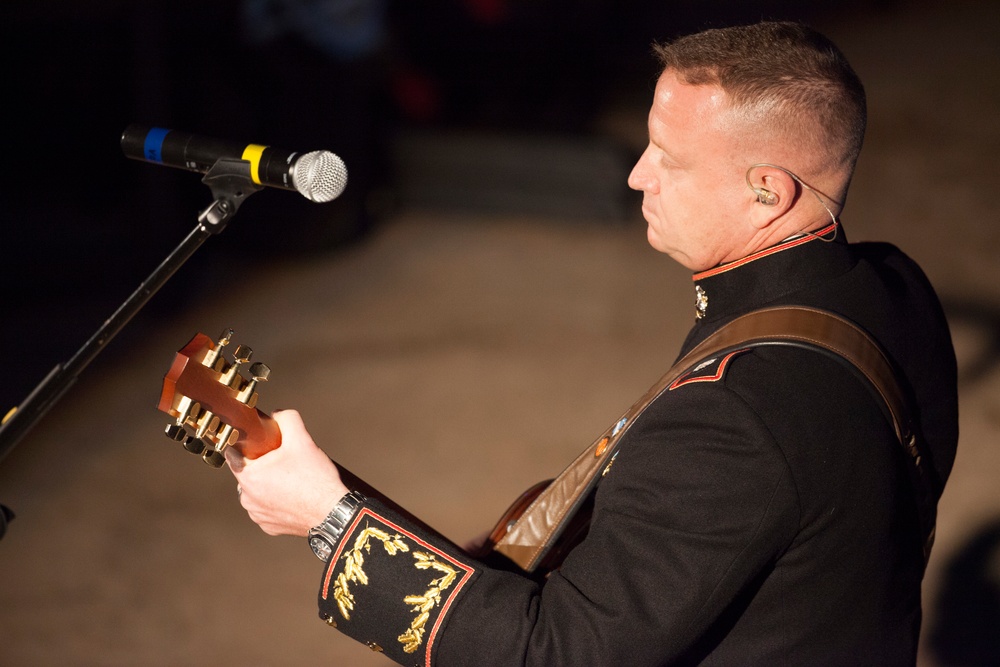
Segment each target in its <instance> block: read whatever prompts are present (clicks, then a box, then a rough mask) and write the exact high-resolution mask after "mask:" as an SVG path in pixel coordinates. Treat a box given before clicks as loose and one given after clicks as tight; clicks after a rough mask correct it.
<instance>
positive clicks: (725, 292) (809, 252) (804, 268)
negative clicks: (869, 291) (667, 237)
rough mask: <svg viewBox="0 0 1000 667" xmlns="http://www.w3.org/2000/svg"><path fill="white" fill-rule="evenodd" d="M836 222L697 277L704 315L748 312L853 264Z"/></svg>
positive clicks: (700, 310)
mask: <svg viewBox="0 0 1000 667" xmlns="http://www.w3.org/2000/svg"><path fill="white" fill-rule="evenodd" d="M837 231H840V230H838V225H837V223H831V224H829V225H827V226H826V227H825V228H823V229H820V230H819V231H817V232H815V233H810V234H803V235H801V236H795V237H792V238H790V239H786V240H785V241H782V242H781V243H778V244H777V245H773V246H771V247H770V248H764V249H763V250H758V251H757V252H755V253H753V254H750V255H747V256H746V257H743V258H742V259H738V260H735V261H733V262H729V263H727V264H721V265H719V266H717V267H715V268H712V269H708V270H706V271H701V272H699V273H696V274H694V275H693V276H692V279H693V280H694V285H695V299H696V308H697V313H698V318H699V319H704V320H706V321H711V320H717V319H719V318H724V317H729V316H732V315H736V314H740V313H744V312H748V311H750V310H755V309H757V308H760V307H762V306H764V305H766V304H768V303H769V302H771V301H774V300H775V299H778V298H780V297H782V296H785V295H787V294H790V293H792V292H794V291H796V290H799V289H802V288H803V287H806V286H808V285H811V284H814V283H816V282H819V281H821V280H825V279H827V278H830V277H832V276H835V275H840V274H841V273H844V272H845V271H847V270H849V269H850V268H851V267H852V266H853V265H854V259H853V258H852V256H851V253H850V249H849V246H848V244H847V239H846V237H845V235H844V233H843V232H842V231H841V232H840V233H837V234H836V235H835V236H834V237H833V238H832V239H826V238H824V237H826V236H829V235H830V234H834V233H835V232H837Z"/></svg>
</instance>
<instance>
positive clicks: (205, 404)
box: [165, 329, 271, 468]
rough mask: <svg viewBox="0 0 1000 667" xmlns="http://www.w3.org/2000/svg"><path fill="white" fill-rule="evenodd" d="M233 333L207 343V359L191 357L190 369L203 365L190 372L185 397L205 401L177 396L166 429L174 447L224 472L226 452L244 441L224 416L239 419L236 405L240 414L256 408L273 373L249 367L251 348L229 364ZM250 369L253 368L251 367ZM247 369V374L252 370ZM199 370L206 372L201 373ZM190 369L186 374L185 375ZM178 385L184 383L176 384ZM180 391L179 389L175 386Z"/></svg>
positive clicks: (256, 365)
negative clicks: (261, 387)
mask: <svg viewBox="0 0 1000 667" xmlns="http://www.w3.org/2000/svg"><path fill="white" fill-rule="evenodd" d="M232 337H233V330H232V329H226V330H225V331H224V332H223V333H222V335H221V336H220V337H219V339H218V341H217V342H216V344H215V345H214V346H211V344H210V342H209V341H210V339H208V338H207V337H203V339H204V340H205V346H204V347H205V348H207V349H205V352H204V354H203V355H199V356H192V357H190V360H189V363H192V362H193V363H195V364H198V365H197V366H194V367H193V369H191V370H192V372H191V375H192V376H197V379H196V380H195V379H192V381H191V382H188V383H185V385H184V391H185V392H186V393H189V394H196V393H197V394H200V395H201V396H200V398H201V400H198V399H196V398H194V397H192V396H187V395H183V394H180V393H175V394H174V397H173V400H172V406H171V409H170V410H169V412H170V414H171V415H172V416H174V417H175V418H174V421H173V422H172V423H170V424H168V425H167V427H166V429H165V434H166V436H167V437H168V438H170V439H171V440H173V441H174V442H179V443H181V445H182V446H183V447H184V449H186V450H187V451H189V452H191V453H192V454H196V455H198V456H201V458H202V460H204V461H205V463H207V464H208V465H210V466H212V467H213V468H221V467H222V466H223V464H224V463H225V461H226V459H225V454H224V452H225V450H226V448H227V447H229V446H230V445H233V444H234V443H236V442H237V441H238V440H239V438H240V431H239V429H238V428H237V426H236V425H234V424H232V423H226V422H227V418H226V417H225V416H224V415H227V414H228V415H238V414H239V410H235V411H234V410H233V409H232V408H233V404H234V403H238V404H242V406H237V407H239V409H240V410H246V407H250V408H253V407H255V406H256V405H257V397H258V395H257V385H258V384H259V383H261V382H266V381H267V379H268V377H269V376H270V374H271V369H270V368H268V367H267V366H266V365H265V364H262V363H260V362H256V363H254V364H250V359H251V357H252V356H253V350H251V349H250V348H249V347H247V346H246V345H237V346H236V348H235V349H234V350H233V351H232V355H231V360H229V359H227V358H226V354H225V352H226V348H227V347H229V346H230V343H231V342H232ZM248 364H249V367H248ZM247 367H248V368H247ZM244 368H247V370H248V372H249V375H250V378H249V379H247V378H245V377H243V375H242V374H241V371H242V370H243V369H244ZM198 369H202V370H201V371H198ZM187 373H188V369H185V370H184V371H182V373H181V374H182V375H185V374H187ZM175 382H178V383H179V379H177V380H175ZM176 387H177V390H178V391H180V389H181V387H180V384H177V385H176Z"/></svg>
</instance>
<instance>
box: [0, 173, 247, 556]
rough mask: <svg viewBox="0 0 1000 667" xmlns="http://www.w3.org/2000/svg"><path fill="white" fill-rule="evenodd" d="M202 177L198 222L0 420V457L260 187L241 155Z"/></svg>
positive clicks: (1, 517) (2, 512) (2, 524)
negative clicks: (205, 200)
mask: <svg viewBox="0 0 1000 667" xmlns="http://www.w3.org/2000/svg"><path fill="white" fill-rule="evenodd" d="M202 182H203V183H205V185H207V186H208V187H209V188H210V189H211V191H212V196H213V197H214V198H215V200H214V201H213V202H212V203H211V204H210V205H209V206H208V208H206V209H205V210H204V211H202V212H201V213H200V214H199V215H198V224H197V226H196V227H195V228H194V230H193V231H191V233H190V234H188V236H187V237H186V238H185V239H184V240H183V241H181V243H180V245H178V246H177V248H175V249H174V250H173V252H171V253H170V254H169V255H168V256H167V258H166V259H165V260H163V262H162V263H161V264H160V265H159V266H158V267H156V270H155V271H153V272H152V273H151V274H150V275H149V277H148V278H146V280H144V281H143V282H142V284H140V285H139V287H138V289H136V290H135V291H134V292H132V295H131V296H130V297H129V298H128V299H126V300H125V302H124V303H123V304H122V305H121V306H119V307H118V310H116V311H115V312H114V314H113V315H112V316H111V317H110V318H108V319H107V320H105V322H104V324H103V325H101V327H100V328H99V329H98V330H97V332H96V333H94V335H93V336H91V337H90V340H88V341H87V342H86V343H84V345H83V347H81V348H80V349H79V350H77V352H76V354H74V355H73V357H72V358H71V359H70V360H69V361H67V362H66V363H63V364H58V365H56V367H55V368H53V369H52V370H51V371H49V374H48V375H47V376H45V379H44V380H42V381H41V383H39V384H38V386H36V387H35V389H34V390H33V391H32V392H31V393H30V394H28V396H27V398H25V399H24V401H22V403H21V405H20V406H18V407H15V408H13V409H12V410H11V411H10V412H8V413H7V416H6V417H4V418H3V422H2V425H0V461H2V460H3V458H4V457H5V456H6V455H7V454H8V453H9V452H10V450H12V449H13V448H14V446H15V445H16V444H17V443H18V441H20V439H21V438H22V437H24V435H25V434H27V432H28V431H29V430H30V429H31V428H32V427H33V426H34V425H35V424H36V423H38V421H39V420H41V418H42V417H43V416H44V415H45V413H46V412H48V411H49V409H50V408H51V407H52V406H53V405H55V403H56V401H58V400H59V399H60V398H61V397H62V396H63V394H65V393H66V391H67V390H68V389H69V388H70V387H71V386H73V384H74V383H75V382H76V380H77V378H78V377H79V375H80V373H81V372H82V371H83V369H84V368H86V367H87V366H88V365H89V364H90V362H91V361H93V360H94V358H95V357H96V356H97V355H98V354H99V353H100V352H101V351H102V350H103V349H104V348H105V347H106V346H107V344H108V343H109V342H111V339H112V338H114V337H115V336H116V335H117V334H118V332H120V331H121V330H122V328H123V327H124V326H125V325H126V324H127V323H128V322H129V320H131V319H132V318H133V317H135V315H136V314H137V313H138V312H139V311H140V310H141V309H142V307H143V306H145V305H146V302H148V301H149V299H150V298H151V297H152V296H153V295H154V294H156V292H157V291H158V290H159V289H160V288H161V287H163V285H164V284H165V283H166V282H167V280H168V279H169V278H170V277H171V276H172V275H173V274H174V273H175V272H176V271H177V269H179V268H180V267H181V265H183V264H184V262H186V261H187V260H188V259H189V258H190V257H191V255H193V254H194V251H195V250H197V249H198V248H199V247H200V246H201V244H202V243H204V242H205V240H206V239H208V237H210V236H213V235H216V234H219V233H221V232H222V230H223V229H225V227H226V224H227V223H228V222H229V221H230V220H231V219H232V218H233V216H234V215H236V211H237V210H238V209H239V207H240V204H242V203H243V201H244V200H246V198H247V197H249V196H250V195H252V194H253V193H254V192H257V191H258V190H260V189H262V186H260V185H257V184H256V183H254V182H253V179H252V178H251V177H250V163H249V162H248V161H246V160H233V159H226V158H222V159H219V160H217V161H216V163H215V164H214V165H213V166H212V168H211V169H209V170H208V171H207V172H206V173H205V177H204V178H203V179H202ZM13 518H14V513H13V512H12V511H10V509H9V508H7V507H5V506H3V505H0V538H2V537H3V535H4V533H5V532H6V530H7V524H8V522H9V521H10V520H11V519H13Z"/></svg>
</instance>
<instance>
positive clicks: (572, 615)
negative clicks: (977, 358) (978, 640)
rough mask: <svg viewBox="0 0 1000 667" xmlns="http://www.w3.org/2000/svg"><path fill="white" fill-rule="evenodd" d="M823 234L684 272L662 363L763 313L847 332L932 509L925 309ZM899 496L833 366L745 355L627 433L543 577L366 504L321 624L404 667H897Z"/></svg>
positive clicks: (939, 366) (916, 587)
mask: <svg viewBox="0 0 1000 667" xmlns="http://www.w3.org/2000/svg"><path fill="white" fill-rule="evenodd" d="M831 229H832V228H831ZM828 239H829V237H826V238H820V237H818V236H812V235H805V236H801V237H798V238H794V239H791V240H788V241H785V242H783V243H781V244H778V245H777V246H775V247H773V248H769V249H767V250H764V251H761V252H758V253H756V254H754V255H751V256H750V257H748V258H745V259H743V260H739V261H737V262H733V263H731V264H727V265H723V266H720V267H718V268H716V269H712V270H709V271H705V272H703V273H700V274H696V275H695V276H694V281H695V284H696V288H697V291H698V295H699V312H698V315H699V317H698V319H697V320H696V322H695V325H694V327H693V328H692V330H691V332H690V334H689V335H688V337H687V340H686V341H685V343H684V345H683V348H682V350H681V354H684V353H685V352H686V351H687V350H689V349H690V348H691V347H693V346H694V345H696V344H697V343H698V342H699V341H701V340H703V339H704V338H705V337H706V336H708V335H709V334H710V333H712V332H713V331H715V330H717V329H718V328H719V327H720V326H722V325H723V324H725V323H726V322H728V321H729V320H731V319H733V318H734V317H737V316H739V315H742V314H745V313H747V312H750V311H752V310H756V309H759V308H763V307H768V306H778V305H805V306H812V307H815V308H822V309H826V310H829V311H832V312H834V313H837V314H840V315H842V316H844V317H846V318H848V319H850V320H852V321H853V322H855V323H856V324H858V325H860V326H861V327H862V328H863V329H865V330H866V331H868V332H869V333H870V334H871V335H872V336H873V337H874V338H875V339H876V340H877V341H878V342H879V343H880V345H881V346H882V347H883V348H884V349H885V350H886V351H887V353H888V355H889V357H890V358H891V360H892V362H893V363H894V364H895V366H896V367H897V368H898V370H899V372H900V377H899V381H900V383H901V384H902V386H903V388H904V390H905V392H907V393H908V395H909V398H910V399H911V407H912V409H913V412H914V413H915V415H916V421H917V425H918V427H919V429H920V433H921V434H922V436H923V441H924V443H925V448H926V449H925V452H924V456H925V457H926V458H928V459H930V463H931V466H930V467H931V470H932V471H933V476H934V477H935V480H936V483H937V489H938V493H940V489H941V488H943V485H944V481H945V480H946V479H947V476H948V473H949V472H950V469H951V465H952V462H953V460H954V456H955V448H956V442H957V437H958V434H957V417H958V415H957V390H956V365H955V356H954V351H953V348H952V344H951V339H950V335H949V332H948V327H947V323H946V321H945V318H944V314H943V312H942V309H941V306H940V303H939V302H938V299H937V297H936V296H935V294H934V291H933V289H932V288H931V286H930V284H929V282H928V281H927V279H926V277H925V276H924V274H923V273H922V272H921V270H920V269H919V267H918V266H917V265H916V264H915V263H914V262H913V261H912V260H910V259H909V258H907V257H906V256H905V255H903V254H902V253H901V252H900V251H899V250H897V249H896V248H894V247H893V246H890V245H887V244H879V243H860V244H848V243H847V241H846V239H845V238H844V234H843V231H842V230H840V233H839V234H837V235H836V236H835V237H834V239H833V240H832V241H830V240H828ZM664 370H666V369H664ZM638 393H639V392H637V394H638ZM914 493H915V491H914V489H913V488H911V484H910V481H909V476H908V473H907V469H906V460H905V456H904V455H903V453H902V450H901V447H900V444H899V441H898V440H897V439H896V437H895V434H894V432H893V429H892V426H891V424H890V422H889V421H888V420H887V419H886V415H885V412H884V410H883V406H882V405H881V404H880V403H879V402H878V401H877V400H876V399H875V398H873V394H872V392H871V391H870V388H869V387H868V386H866V384H865V383H864V381H862V380H861V379H859V377H858V376H857V375H856V374H855V373H854V372H852V370H851V369H850V368H849V367H848V366H847V365H846V363H844V362H843V361H839V360H837V359H834V358H831V357H830V356H827V355H824V354H820V353H818V352H815V351H812V350H808V349H802V348H796V347H788V346H767V347H757V348H752V349H749V350H747V351H745V352H742V353H737V354H734V355H730V356H727V357H726V358H724V359H715V360H713V361H712V363H709V364H707V365H705V366H704V367H702V368H699V369H698V370H696V371H692V372H691V373H689V374H688V375H686V376H684V377H682V378H680V379H679V381H678V382H676V383H675V385H674V386H673V387H672V388H671V389H670V390H669V391H665V392H664V393H663V394H662V395H661V396H660V397H659V398H657V399H656V401H654V402H653V404H651V405H650V406H649V407H648V408H647V409H646V410H645V411H644V412H643V413H642V414H641V415H640V416H639V417H638V418H637V419H636V421H635V422H634V423H633V424H632V427H631V429H630V430H629V431H628V433H627V434H626V436H625V437H624V438H623V440H622V443H621V448H620V450H619V453H618V456H617V458H616V459H615V461H614V464H613V466H612V467H611V468H610V469H609V471H608V473H607V474H606V475H605V476H604V478H603V479H602V481H601V483H600V485H599V486H598V489H597V493H596V498H595V501H594V507H593V515H592V518H591V524H590V530H589V533H588V534H587V536H586V538H585V539H584V540H583V542H582V543H581V544H580V545H579V546H577V547H576V548H575V549H573V550H572V551H571V552H570V553H569V554H568V556H567V557H566V559H565V560H564V562H563V564H562V566H561V567H560V568H559V569H558V570H557V571H554V572H552V573H551V574H550V575H549V576H548V578H547V579H545V580H543V581H541V582H539V581H537V580H536V579H533V578H530V577H528V576H524V575H522V574H519V573H515V572H511V571H508V570H506V569H502V568H496V567H491V566H488V565H486V564H484V563H481V562H479V561H476V560H474V559H472V558H470V557H469V556H467V555H465V554H464V553H463V552H462V551H461V550H459V549H457V548H456V547H454V546H453V545H451V544H449V543H448V542H446V541H444V540H441V539H439V538H436V537H433V536H430V535H427V534H425V533H422V532H421V531H420V530H419V528H417V527H416V526H414V525H411V524H409V523H408V522H407V521H405V520H404V519H402V518H400V517H398V516H395V515H393V514H392V513H391V512H390V511H389V510H387V509H386V508H385V507H383V506H382V505H380V503H379V502H378V501H376V500H369V501H368V502H367V503H366V504H365V505H364V507H363V508H362V510H361V511H360V512H359V513H358V514H357V515H356V516H355V518H354V520H353V522H352V523H351V524H350V525H349V527H348V529H347V531H346V532H345V534H344V537H343V538H342V539H341V540H340V541H339V543H338V545H337V549H336V551H335V553H334V557H333V558H331V560H330V563H329V564H328V566H327V568H326V570H325V571H324V573H323V579H322V582H321V586H320V594H319V607H320V616H321V617H323V618H325V619H327V620H328V622H329V623H330V624H331V625H335V626H336V627H337V628H338V629H339V630H341V631H342V632H345V633H346V634H348V635H350V636H352V637H354V638H356V639H358V640H360V641H363V642H365V643H367V644H368V645H369V646H371V647H372V648H373V649H374V650H379V651H384V652H385V653H386V655H388V656H389V657H391V658H392V659H394V660H396V661H397V662H399V663H400V664H404V665H442V666H447V665H477V666H478V665H489V666H494V665H495V666H504V665H539V666H546V667H552V666H559V665H566V666H572V667H576V666H579V665H616V666H618V665H628V666H630V667H640V666H643V665H650V666H654V665H693V664H699V665H852V666H853V665H880V666H887V665H912V664H914V663H915V661H916V650H917V640H918V635H919V628H920V610H921V604H920V584H921V579H922V576H923V571H924V559H923V552H922V537H921V533H920V529H919V525H918V520H917V514H916V509H915V501H914Z"/></svg>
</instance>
